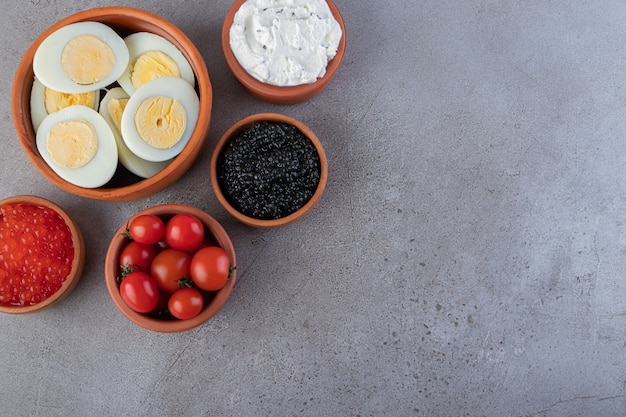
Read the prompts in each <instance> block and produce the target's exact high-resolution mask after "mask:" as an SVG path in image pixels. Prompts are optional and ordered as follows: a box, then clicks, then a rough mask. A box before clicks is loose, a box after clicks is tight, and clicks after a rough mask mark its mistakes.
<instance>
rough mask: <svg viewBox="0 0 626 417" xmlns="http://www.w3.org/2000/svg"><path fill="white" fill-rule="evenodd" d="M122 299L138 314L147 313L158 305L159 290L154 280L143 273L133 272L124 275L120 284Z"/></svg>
mask: <svg viewBox="0 0 626 417" xmlns="http://www.w3.org/2000/svg"><path fill="white" fill-rule="evenodd" d="M120 294H121V296H122V299H123V300H124V302H125V303H126V304H128V306H129V307H130V308H132V309H133V310H135V311H137V312H139V313H149V312H151V311H152V310H154V309H155V308H156V306H157V304H158V303H159V289H158V288H157V285H156V282H154V279H152V277H151V276H150V275H148V274H146V273H145V272H141V271H135V272H131V273H130V274H128V275H126V277H124V279H123V280H122V283H121V284H120Z"/></svg>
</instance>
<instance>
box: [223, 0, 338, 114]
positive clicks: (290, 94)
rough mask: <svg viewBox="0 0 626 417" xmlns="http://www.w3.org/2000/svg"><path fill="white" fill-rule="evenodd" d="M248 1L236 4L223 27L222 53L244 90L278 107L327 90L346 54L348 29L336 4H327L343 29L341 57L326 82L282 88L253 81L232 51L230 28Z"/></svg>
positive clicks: (330, 66) (333, 63) (330, 67)
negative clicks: (238, 12) (236, 14)
mask: <svg viewBox="0 0 626 417" xmlns="http://www.w3.org/2000/svg"><path fill="white" fill-rule="evenodd" d="M245 1H246V0H235V2H234V3H233V5H232V6H231V8H230V9H229V10H228V13H227V14H226V19H225V20H224V25H223V26H222V51H223V53H224V57H225V58H226V63H227V64H228V67H229V68H230V70H231V71H232V72H233V74H234V75H235V78H237V80H238V81H239V82H240V83H241V84H242V85H243V87H244V88H245V89H246V90H247V91H248V92H249V93H250V94H252V95H253V96H255V97H257V98H259V99H261V100H264V101H267V102H269V103H274V104H297V103H301V102H304V101H307V100H310V99H311V98H313V97H315V96H316V95H318V94H319V93H321V92H322V90H324V88H326V86H327V85H328V83H329V82H330V80H331V79H332V78H333V77H334V76H335V74H336V73H337V70H338V69H339V67H340V66H341V61H343V57H344V55H345V52H346V26H345V24H344V21H343V17H342V16H341V13H339V9H337V6H335V4H334V3H333V2H332V0H327V3H328V6H329V7H330V11H331V12H332V14H333V16H334V17H335V19H336V20H337V22H338V23H339V25H340V26H341V31H342V37H341V41H340V42H339V46H338V48H337V54H336V55H335V57H334V58H333V59H332V60H331V61H330V62H329V63H328V66H327V67H326V74H325V75H324V76H323V77H322V78H318V80H317V81H316V82H314V83H312V84H303V85H298V86H288V87H280V86H275V85H271V84H266V83H263V82H261V81H259V80H257V79H256V78H254V77H252V76H251V75H250V74H249V73H248V72H247V71H246V70H245V69H244V68H243V67H242V66H241V65H240V64H239V61H237V58H235V55H234V54H233V51H232V50H231V49H230V34H229V32H230V27H231V26H232V23H233V19H234V17H235V13H237V11H238V10H239V8H240V7H241V5H242V4H243V3H244V2H245Z"/></svg>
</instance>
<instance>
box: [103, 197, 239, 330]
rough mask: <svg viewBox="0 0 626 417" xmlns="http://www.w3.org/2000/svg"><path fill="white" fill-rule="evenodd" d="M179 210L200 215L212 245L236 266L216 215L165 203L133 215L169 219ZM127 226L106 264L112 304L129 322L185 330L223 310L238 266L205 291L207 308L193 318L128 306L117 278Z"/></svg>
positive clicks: (113, 244)
mask: <svg viewBox="0 0 626 417" xmlns="http://www.w3.org/2000/svg"><path fill="white" fill-rule="evenodd" d="M178 213H188V214H192V215H194V216H196V217H198V218H199V219H200V221H202V223H203V224H204V228H205V238H209V239H211V238H212V241H213V244H216V245H217V246H220V247H221V248H222V249H224V250H225V251H226V253H227V254H228V256H229V258H230V260H231V264H232V265H236V258H235V248H234V247H233V244H232V242H231V240H230V237H229V236H228V234H227V233H226V231H225V230H224V228H223V227H222V226H221V225H220V224H219V223H218V222H217V221H216V220H215V219H214V218H213V217H211V216H210V215H209V214H207V213H205V212H204V211H202V210H200V209H197V208H195V207H191V206H187V205H183V204H162V205H158V206H153V207H150V208H147V209H145V210H142V211H140V212H139V213H137V214H136V215H135V216H133V218H134V217H136V216H139V215H142V214H153V215H156V216H159V217H161V219H163V220H164V221H165V222H166V221H167V220H168V219H169V218H171V217H172V216H174V215H175V214H178ZM130 220H132V218H131V219H129V222H130ZM126 227H127V224H126V223H125V224H123V225H122V226H120V228H119V229H118V230H117V232H116V233H115V236H114V237H113V239H112V240H111V243H110V245H109V249H108V251H107V254H106V259H105V264H104V268H105V269H104V277H105V280H106V285H107V290H108V291H109V294H110V295H111V298H112V299H113V303H114V304H115V305H116V306H117V308H118V309H119V310H120V312H121V313H122V314H123V315H124V316H126V317H127V318H128V319H129V320H130V321H132V322H133V323H135V324H137V325H139V326H141V327H143V328H145V329H148V330H152V331H155V332H161V333H175V332H182V331H185V330H189V329H192V328H194V327H197V326H200V325H201V324H203V323H205V322H207V321H208V320H209V319H211V318H212V317H213V316H214V315H215V314H217V312H218V311H220V309H221V308H222V307H223V306H224V304H226V301H227V300H228V297H229V296H230V293H231V291H232V289H233V287H234V285H235V281H236V278H237V270H236V269H234V270H233V271H232V273H231V276H230V279H229V280H228V281H227V282H226V285H225V286H224V287H223V288H222V289H220V290H219V291H216V292H214V293H210V294H205V305H204V308H203V310H202V312H200V314H199V315H197V316H196V317H194V318H191V319H187V320H176V319H167V320H166V319H161V318H158V317H156V316H153V315H150V314H142V313H138V312H136V311H134V310H132V309H131V308H130V307H128V305H127V304H126V303H125V302H124V300H123V299H122V296H121V295H120V290H119V283H118V281H117V277H118V276H119V271H120V265H119V262H118V259H119V257H120V254H121V252H122V249H123V248H124V246H126V245H127V244H128V242H129V238H127V237H126V236H125V235H124V232H125V230H126Z"/></svg>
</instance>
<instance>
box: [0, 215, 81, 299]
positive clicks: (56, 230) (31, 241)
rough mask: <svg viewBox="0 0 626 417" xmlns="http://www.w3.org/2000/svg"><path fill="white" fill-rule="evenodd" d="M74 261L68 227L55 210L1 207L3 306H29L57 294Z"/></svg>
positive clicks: (0, 284)
mask: <svg viewBox="0 0 626 417" xmlns="http://www.w3.org/2000/svg"><path fill="white" fill-rule="evenodd" d="M73 261H74V242H73V240H72V234H71V232H70V229H69V227H68V225H67V224H66V223H65V221H64V220H63V218H62V217H61V216H60V215H59V214H58V213H57V212H56V211H54V210H53V209H51V208H47V207H42V206H38V205H35V204H29V203H14V204H5V205H2V206H0V305H13V306H29V305H34V304H37V303H40V302H42V301H43V300H45V299H46V298H48V297H50V296H51V295H52V294H54V293H55V292H56V291H57V290H58V289H59V288H61V286H62V285H63V283H64V282H65V280H66V279H67V277H68V275H69V274H70V271H71V269H72V262H73Z"/></svg>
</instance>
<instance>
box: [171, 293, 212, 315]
mask: <svg viewBox="0 0 626 417" xmlns="http://www.w3.org/2000/svg"><path fill="white" fill-rule="evenodd" d="M203 306H204V298H203V297H202V294H200V291H198V290H196V289H195V288H181V289H179V290H177V291H176V292H175V293H174V294H172V295H171V296H170V299H169V301H168V303H167V308H168V310H169V311H170V313H171V314H172V316H174V317H176V318H177V319H181V320H186V319H190V318H193V317H196V316H197V315H198V314H200V312H201V311H202V307H203Z"/></svg>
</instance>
